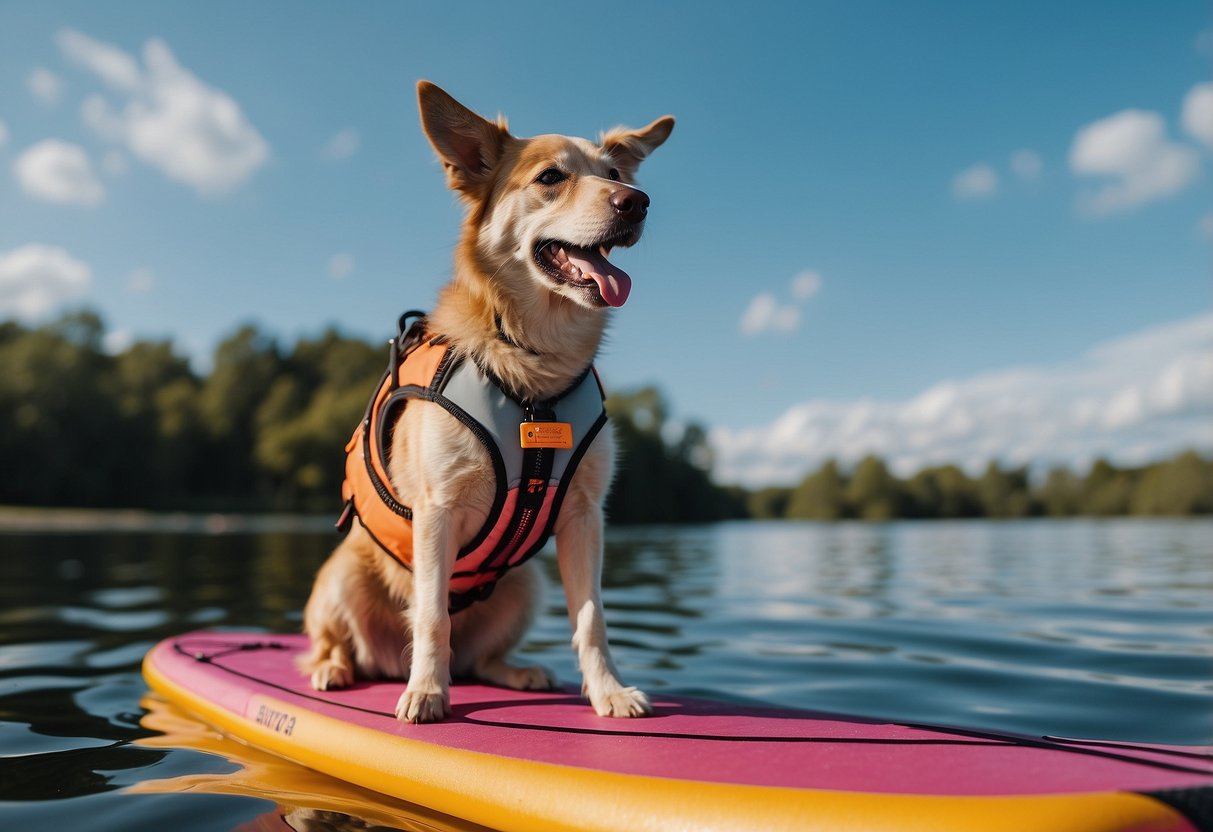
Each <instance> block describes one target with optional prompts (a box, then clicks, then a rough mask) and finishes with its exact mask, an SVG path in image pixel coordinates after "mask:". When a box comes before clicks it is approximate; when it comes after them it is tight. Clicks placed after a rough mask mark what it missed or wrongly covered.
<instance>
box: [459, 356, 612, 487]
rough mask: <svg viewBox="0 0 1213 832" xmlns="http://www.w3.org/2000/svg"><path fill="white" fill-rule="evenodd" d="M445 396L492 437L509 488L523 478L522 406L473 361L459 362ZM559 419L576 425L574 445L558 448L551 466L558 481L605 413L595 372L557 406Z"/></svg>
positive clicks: (556, 481) (574, 428) (554, 481)
mask: <svg viewBox="0 0 1213 832" xmlns="http://www.w3.org/2000/svg"><path fill="white" fill-rule="evenodd" d="M442 395H443V396H445V397H446V398H447V399H449V400H450V401H451V402H453V403H454V404H455V405H457V406H458V407H459V408H460V409H461V410H463V411H464V412H466V413H467V415H469V416H471V417H472V418H473V419H475V420H476V421H477V422H479V423H480V424H481V426H482V427H483V428H484V429H485V430H486V431H487V432H488V434H489V435H490V436H492V437H493V441H495V442H496V443H497V448H498V450H499V451H500V452H501V459H502V462H504V463H505V471H506V478H507V480H508V482H507V483H506V487H507V488H514V487H516V486H517V485H518V484H519V483H520V482H521V480H522V446H521V444H520V443H519V439H518V426H519V425H520V424H522V422H523V412H522V408H521V407H519V406H518V404H517V403H516V402H515V401H514V400H513V399H511V398H510V397H509V396H507V395H506V394H505V393H504V392H502V390H501V389H500V388H499V387H498V386H497V385H496V384H494V383H493V382H492V381H491V380H490V379H489V378H488V376H486V375H485V374H484V373H483V372H482V371H481V370H480V368H479V367H477V366H476V364H475V362H473V361H463V362H460V364H459V366H458V367H456V368H455V370H454V372H452V373H451V374H450V376H448V377H447V381H446V384H445V385H443V388H442ZM555 410H556V418H557V420H559V421H561V422H568V423H570V424H571V425H572V426H573V447H572V448H571V449H568V450H565V449H563V448H562V449H558V450H557V451H556V455H555V459H554V461H553V465H552V480H551V481H552V483H558V482H560V480H561V479H562V478H563V477H564V473H565V471H566V470H567V469H568V465H569V461H570V460H571V459H572V457H573V453H574V452H575V451H576V449H577V447H578V446H579V445H580V444H581V442H582V440H583V439H585V437H586V435H587V434H588V433H589V431H590V428H592V427H593V426H594V422H596V421H597V420H598V417H599V415H600V414H601V413H602V395H601V394H600V393H599V391H598V382H597V381H596V380H595V379H594V374H593V373H589V374H587V375H586V377H585V379H583V380H582V382H581V383H580V384H579V385H577V387H576V388H575V389H574V390H573V391H572V392H570V393H569V394H568V395H567V396H565V397H564V398H563V399H561V400H560V401H559V402H558V403H557V405H556V408H555Z"/></svg>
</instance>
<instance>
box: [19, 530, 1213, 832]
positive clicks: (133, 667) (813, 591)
mask: <svg viewBox="0 0 1213 832" xmlns="http://www.w3.org/2000/svg"><path fill="white" fill-rule="evenodd" d="M180 526H181V528H180V530H174V531H171V532H164V531H161V532H136V531H109V532H88V531H80V530H77V531H71V532H61V533H9V534H6V535H0V826H2V827H3V828H6V829H8V828H24V829H51V828H55V827H63V828H68V827H70V828H84V829H89V830H129V829H153V828H155V829H159V828H171V829H173V830H174V831H175V832H185V830H195V829H197V830H230V829H235V828H238V827H239V828H243V829H250V830H252V829H265V830H271V829H274V830H285V829H289V828H294V829H304V828H306V829H309V830H337V829H367V828H396V829H406V830H432V829H462V828H470V827H468V826H467V825H466V824H461V823H459V822H458V821H455V820H453V819H449V818H442V817H438V816H435V815H434V814H433V813H430V812H427V811H426V810H424V809H421V808H418V807H410V806H408V805H406V804H403V803H400V802H398V801H393V800H391V799H389V798H385V797H382V796H378V795H374V794H371V793H369V792H365V791H362V790H359V789H356V788H354V787H351V786H347V785H345V784H342V783H339V782H338V781H335V780H332V779H331V778H327V777H324V776H322V775H318V774H315V773H311V772H308V771H307V770H305V769H300V768H298V767H295V766H293V765H290V764H287V763H284V762H281V761H277V760H275V759H273V758H270V757H268V756H267V755H262V754H259V753H258V752H256V751H255V750H253V749H249V748H247V747H245V746H243V745H241V744H239V743H236V742H233V741H231V740H227V739H225V738H223V737H221V736H218V735H216V734H215V733H214V732H212V731H209V730H208V729H207V728H206V727H205V726H203V725H200V724H198V723H197V722H195V721H193V720H191V719H190V718H189V717H188V716H187V715H185V714H183V713H180V712H178V711H176V710H175V709H174V708H172V707H170V706H167V705H166V704H165V703H163V702H161V701H159V700H158V699H157V698H155V697H152V696H150V695H149V694H148V692H147V688H146V686H145V685H144V683H143V681H142V678H141V677H140V674H139V663H140V660H141V659H142V656H143V654H144V652H145V651H146V650H147V649H148V648H149V647H151V646H152V644H154V643H155V642H156V641H157V640H159V639H161V638H163V637H166V636H169V635H172V634H174V633H178V632H181V631H183V630H187V629H194V628H198V627H221V628H222V627H228V628H232V627H239V628H248V627H252V628H260V629H263V630H266V631H294V630H298V629H299V626H300V617H301V616H300V610H301V607H302V605H303V603H304V601H305V600H306V597H307V593H308V590H309V588H310V584H311V577H312V575H313V573H314V572H315V569H316V568H317V567H318V566H319V564H320V563H321V562H322V560H323V559H324V557H325V556H326V554H327V552H328V550H329V548H330V547H331V546H332V544H333V542H334V540H335V538H334V537H333V536H332V534H331V533H329V532H326V531H322V530H321V529H322V526H320V525H317V526H315V527H308V526H307V525H306V524H305V526H304V528H303V529H302V530H294V531H291V530H289V528H291V527H289V526H288V528H286V529H284V528H278V527H275V526H274V525H273V524H270V525H268V526H265V527H263V528H260V529H259V530H257V531H253V532H237V533H230V532H229V533H225V534H215V533H213V532H215V531H222V529H223V525H222V524H221V523H220V524H216V523H213V522H201V523H191V522H185V521H183V522H182V523H181V524H180ZM607 562H608V568H607V572H606V574H605V576H604V584H605V598H606V603H607V619H608V622H609V625H610V628H611V633H612V642H613V644H614V647H615V656H616V658H617V660H618V663H619V664H620V666H621V669H622V672H623V673H624V675H625V678H626V679H627V680H628V681H629V682H630V683H634V684H638V685H641V686H642V687H645V688H646V689H648V690H649V691H650V692H652V693H656V694H660V693H663V692H671V693H683V694H697V695H707V696H712V697H715V698H729V699H734V700H761V701H764V702H774V703H779V704H783V705H791V706H799V707H810V708H817V709H824V710H841V711H847V712H852V713H865V714H871V715H880V716H886V717H890V718H896V719H902V720H914V721H923V722H944V723H953V724H957V723H958V724H965V725H973V726H981V727H990V728H996V729H1003V730H1010V731H1018V732H1023V733H1029V734H1060V735H1069V736H1088V737H1104V738H1109V739H1118V740H1135V741H1146V742H1160V743H1180V744H1189V743H1199V744H1209V743H1211V742H1213V521H1211V520H1196V521H1193V520H1183V521H1139V520H1111V521H1097V522H1096V521H1031V522H1007V523H998V522H985V521H975V522H957V523H918V524H914V523H894V524H886V525H879V524H871V525H869V524H836V525H820V524H795V523H770V524H764V523H749V524H747V523H736V524H725V525H719V526H705V527H693V528H658V529H623V530H615V531H613V532H611V534H610V535H609V537H608V553H607ZM544 565H545V568H547V570H548V574H549V576H550V577H551V578H552V581H551V586H550V587H549V595H548V599H547V600H548V603H547V611H546V614H544V615H543V616H541V617H540V620H539V622H538V623H537V625H536V627H535V629H534V630H533V631H532V634H531V638H530V640H529V642H528V644H527V646H526V648H525V650H524V652H525V653H527V654H528V655H529V656H530V657H532V658H534V659H536V660H538V661H540V662H543V663H545V664H547V665H549V666H550V667H552V668H553V669H555V670H556V671H557V673H558V675H560V676H561V678H562V679H564V680H566V681H571V680H574V679H575V678H576V676H575V672H574V664H573V658H572V653H571V651H570V649H569V648H568V639H569V632H568V625H567V621H566V617H565V612H564V609H563V599H562V595H561V594H560V589H559V586H558V584H557V583H556V573H555V569H554V563H552V559H551V558H550V557H548V556H546V555H545V556H544ZM166 734H167V736H166Z"/></svg>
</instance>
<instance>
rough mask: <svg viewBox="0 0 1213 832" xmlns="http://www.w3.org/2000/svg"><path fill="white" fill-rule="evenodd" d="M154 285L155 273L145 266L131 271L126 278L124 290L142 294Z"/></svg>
mask: <svg viewBox="0 0 1213 832" xmlns="http://www.w3.org/2000/svg"><path fill="white" fill-rule="evenodd" d="M155 285H156V275H155V274H153V273H152V270H151V269H149V268H147V267H146V266H141V267H140V268H137V269H135V270H134V271H133V272H131V273H130V274H129V275H128V276H127V278H126V290H127V291H128V292H130V293H131V294H135V295H144V294H147V293H148V292H150V291H151V290H152V287H154V286H155Z"/></svg>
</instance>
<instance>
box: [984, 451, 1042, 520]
mask: <svg viewBox="0 0 1213 832" xmlns="http://www.w3.org/2000/svg"><path fill="white" fill-rule="evenodd" d="M977 499H978V502H979V503H980V505H981V512H982V515H983V516H984V517H1027V516H1028V514H1029V513H1030V512H1031V509H1032V498H1031V496H1030V495H1029V488H1028V469H1027V468H1011V469H1007V470H1004V469H1003V468H1001V467H1000V466H999V465H998V463H997V462H994V461H991V462H990V463H989V464H988V465H987V466H986V470H985V472H984V473H983V474H982V475H981V479H979V480H978V481H977Z"/></svg>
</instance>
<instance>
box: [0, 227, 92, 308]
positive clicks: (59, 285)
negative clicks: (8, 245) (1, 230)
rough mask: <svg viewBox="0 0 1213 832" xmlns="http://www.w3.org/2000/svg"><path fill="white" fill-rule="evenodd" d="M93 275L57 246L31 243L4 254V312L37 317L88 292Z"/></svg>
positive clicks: (0, 266)
mask: <svg viewBox="0 0 1213 832" xmlns="http://www.w3.org/2000/svg"><path fill="white" fill-rule="evenodd" d="M92 279H93V273H92V269H90V268H89V266H88V264H87V263H82V262H80V261H79V260H77V259H76V258H74V257H72V256H71V255H70V254H68V253H67V252H66V251H65V250H63V249H61V248H59V247H57V246H47V245H42V244H40V243H29V244H27V245H24V246H21V247H20V248H15V249H12V250H10V251H0V313H2V314H4V315H12V316H16V317H18V318H27V319H28V318H37V317H39V316H41V315H44V314H46V313H47V312H50V311H51V310H52V309H54V308H55V307H56V306H58V305H59V304H61V303H64V302H66V301H71V300H75V299H77V298H79V297H82V296H83V295H84V294H85V293H87V292H88V289H89V285H90V284H91V283H92Z"/></svg>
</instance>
